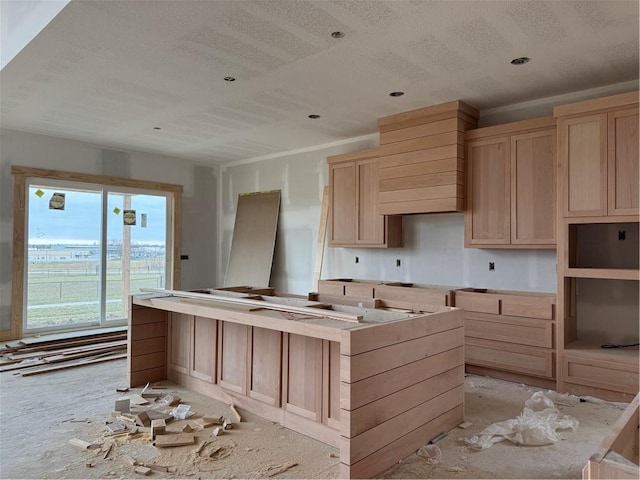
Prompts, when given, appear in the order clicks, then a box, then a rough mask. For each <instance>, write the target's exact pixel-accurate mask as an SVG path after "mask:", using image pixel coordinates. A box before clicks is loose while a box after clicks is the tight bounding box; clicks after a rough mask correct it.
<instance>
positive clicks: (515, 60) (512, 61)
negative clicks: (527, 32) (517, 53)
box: [511, 57, 531, 65]
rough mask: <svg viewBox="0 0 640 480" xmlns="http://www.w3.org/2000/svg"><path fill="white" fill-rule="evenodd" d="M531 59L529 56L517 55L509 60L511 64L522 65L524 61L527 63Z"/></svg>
mask: <svg viewBox="0 0 640 480" xmlns="http://www.w3.org/2000/svg"><path fill="white" fill-rule="evenodd" d="M530 60H531V59H530V58H529V57H518V58H514V59H513V60H511V65H524V64H525V63H529V61H530Z"/></svg>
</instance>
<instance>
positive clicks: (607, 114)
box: [554, 92, 640, 217]
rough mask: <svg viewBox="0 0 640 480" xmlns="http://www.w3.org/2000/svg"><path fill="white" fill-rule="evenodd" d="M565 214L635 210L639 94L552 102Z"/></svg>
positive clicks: (636, 200)
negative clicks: (558, 104)
mask: <svg viewBox="0 0 640 480" xmlns="http://www.w3.org/2000/svg"><path fill="white" fill-rule="evenodd" d="M554 115H555V116H556V117H557V118H558V155H559V164H560V171H561V172H562V179H561V185H560V186H561V188H562V190H561V203H562V208H563V216H564V217H580V216H592V217H593V216H607V215H638V214H639V213H640V210H639V208H638V201H639V189H638V185H639V170H638V141H639V138H640V137H639V136H638V94H637V92H635V93H631V94H622V95H616V96H613V97H607V98H604V99H598V100H595V101H594V100H592V101H587V102H581V103H578V104H572V105H564V106H560V107H556V108H555V110H554Z"/></svg>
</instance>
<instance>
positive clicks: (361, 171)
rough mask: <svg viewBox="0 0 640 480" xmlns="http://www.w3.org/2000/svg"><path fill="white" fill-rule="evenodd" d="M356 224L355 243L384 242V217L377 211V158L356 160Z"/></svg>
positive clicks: (375, 243) (372, 243) (373, 243)
mask: <svg viewBox="0 0 640 480" xmlns="http://www.w3.org/2000/svg"><path fill="white" fill-rule="evenodd" d="M356 168H357V172H356V177H357V182H358V183H357V185H358V188H357V192H358V202H357V206H356V211H357V212H358V224H357V229H356V235H357V239H356V243H364V244H370V245H383V244H384V240H385V239H384V217H383V216H382V215H380V214H379V213H378V160H377V159H370V160H362V161H359V162H356Z"/></svg>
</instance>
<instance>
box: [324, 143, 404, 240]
mask: <svg viewBox="0 0 640 480" xmlns="http://www.w3.org/2000/svg"><path fill="white" fill-rule="evenodd" d="M327 162H328V164H329V196H330V211H329V245H330V246H333V247H356V246H357V247H401V246H402V217H400V216H384V215H381V214H380V213H379V211H378V156H377V150H376V149H370V150H363V151H360V152H355V153H349V154H344V155H335V156H332V157H329V158H328V159H327Z"/></svg>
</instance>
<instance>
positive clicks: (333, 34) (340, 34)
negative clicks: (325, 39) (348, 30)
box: [331, 32, 344, 38]
mask: <svg viewBox="0 0 640 480" xmlns="http://www.w3.org/2000/svg"><path fill="white" fill-rule="evenodd" d="M331 38H344V32H331Z"/></svg>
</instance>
